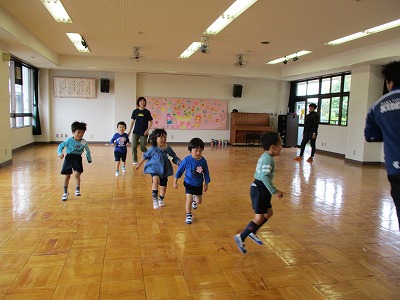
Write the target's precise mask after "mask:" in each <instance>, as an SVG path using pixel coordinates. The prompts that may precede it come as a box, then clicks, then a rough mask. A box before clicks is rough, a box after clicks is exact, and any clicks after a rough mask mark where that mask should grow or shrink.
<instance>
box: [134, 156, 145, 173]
mask: <svg viewBox="0 0 400 300" xmlns="http://www.w3.org/2000/svg"><path fill="white" fill-rule="evenodd" d="M145 160H146V159H145V158H144V157H142V159H141V160H140V161H139V163H138V164H137V166H136V170H139V169H140V166H141V165H142V164H143V163H144V161H145Z"/></svg>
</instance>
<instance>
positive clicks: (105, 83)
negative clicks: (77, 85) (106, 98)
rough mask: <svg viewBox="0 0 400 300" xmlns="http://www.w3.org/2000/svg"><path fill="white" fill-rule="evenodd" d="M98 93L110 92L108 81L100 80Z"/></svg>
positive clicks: (106, 79)
mask: <svg viewBox="0 0 400 300" xmlns="http://www.w3.org/2000/svg"><path fill="white" fill-rule="evenodd" d="M100 92H102V93H109V92H110V79H108V78H100Z"/></svg>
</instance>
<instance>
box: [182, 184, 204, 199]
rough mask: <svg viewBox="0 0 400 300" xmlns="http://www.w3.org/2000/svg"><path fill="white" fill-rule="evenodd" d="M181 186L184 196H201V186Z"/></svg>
mask: <svg viewBox="0 0 400 300" xmlns="http://www.w3.org/2000/svg"><path fill="white" fill-rule="evenodd" d="M183 185H184V186H185V194H190V195H196V196H201V195H203V185H201V186H193V185H190V184H188V183H186V182H183Z"/></svg>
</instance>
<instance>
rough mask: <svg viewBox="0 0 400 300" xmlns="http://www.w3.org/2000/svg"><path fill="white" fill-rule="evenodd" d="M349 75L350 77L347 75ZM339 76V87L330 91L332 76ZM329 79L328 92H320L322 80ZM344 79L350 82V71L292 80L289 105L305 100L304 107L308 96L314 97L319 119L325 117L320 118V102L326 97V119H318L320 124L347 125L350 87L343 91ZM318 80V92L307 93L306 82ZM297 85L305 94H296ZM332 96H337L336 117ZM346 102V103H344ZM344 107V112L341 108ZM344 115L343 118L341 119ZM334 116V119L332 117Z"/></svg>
mask: <svg viewBox="0 0 400 300" xmlns="http://www.w3.org/2000/svg"><path fill="white" fill-rule="evenodd" d="M348 76H350V77H348ZM337 77H340V80H341V81H340V88H339V91H338V92H332V88H333V87H332V80H333V79H334V78H337ZM327 79H329V80H330V88H329V93H325V92H324V93H322V82H323V81H325V84H326V80H327ZM345 79H349V80H350V84H351V72H343V73H339V74H331V75H325V76H320V77H313V78H306V79H302V80H297V81H292V82H291V91H293V94H292V95H291V97H290V100H289V106H291V104H292V105H293V107H294V106H295V103H297V102H301V101H305V103H306V107H308V104H309V103H308V102H309V101H308V99H310V98H316V99H317V105H318V109H317V112H318V113H319V115H320V119H321V120H322V119H324V120H325V119H326V118H321V111H322V106H321V104H322V102H325V101H326V99H329V106H328V107H329V111H328V121H320V124H323V125H331V126H347V124H348V114H349V104H350V87H348V91H346V92H345V91H344V88H345ZM316 80H318V83H319V87H318V93H317V94H307V92H308V90H309V88H308V84H309V83H310V82H312V83H313V84H315V81H316ZM304 85H305V86H304ZM298 86H301V89H302V90H303V91H304V89H305V90H306V95H298V88H297V87H298ZM334 98H339V110H338V114H337V119H336V115H335V116H334V115H333V112H334V111H333V108H332V104H333V99H334ZM345 103H346V105H344V104H345ZM324 107H325V106H324ZM344 109H346V111H345V112H344V111H343V110H344ZM344 117H345V119H343V118H344ZM333 118H335V119H333Z"/></svg>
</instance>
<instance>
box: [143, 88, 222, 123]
mask: <svg viewBox="0 0 400 300" xmlns="http://www.w3.org/2000/svg"><path fill="white" fill-rule="evenodd" d="M145 98H146V100H147V105H146V108H147V109H148V110H150V112H151V115H152V116H153V127H154V128H165V129H189V130H193V129H196V130H201V129H207V130H210V129H211V130H226V129H228V101H227V100H217V99H202V98H173V97H149V96H145Z"/></svg>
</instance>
